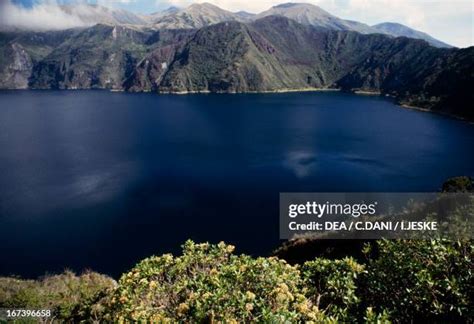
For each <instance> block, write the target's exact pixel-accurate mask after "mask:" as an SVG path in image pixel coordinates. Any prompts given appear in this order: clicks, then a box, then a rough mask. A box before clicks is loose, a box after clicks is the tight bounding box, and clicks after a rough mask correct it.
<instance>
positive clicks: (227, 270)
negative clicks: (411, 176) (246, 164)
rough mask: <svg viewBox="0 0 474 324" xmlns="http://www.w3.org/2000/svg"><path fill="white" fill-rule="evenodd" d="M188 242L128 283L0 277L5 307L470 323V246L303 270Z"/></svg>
mask: <svg viewBox="0 0 474 324" xmlns="http://www.w3.org/2000/svg"><path fill="white" fill-rule="evenodd" d="M233 250H234V247H233V246H230V245H226V244H224V243H220V244H218V245H211V244H207V243H206V244H195V243H193V242H191V241H188V242H186V243H185V244H184V246H183V254H182V255H181V256H172V255H162V256H155V257H150V258H148V259H145V260H143V261H141V262H140V263H139V264H137V265H136V266H135V267H134V268H133V269H132V270H131V271H130V272H128V273H125V274H123V275H122V277H121V279H120V280H119V282H118V284H117V283H116V282H115V281H113V280H112V279H110V278H107V277H106V276H102V275H99V274H94V273H86V274H84V275H82V276H74V275H72V274H71V273H69V272H68V273H65V274H63V275H58V276H52V277H46V278H43V279H41V280H38V281H32V280H19V279H13V278H0V307H8V308H12V307H14V308H49V309H52V310H53V313H54V316H55V320H56V321H57V322H65V321H66V322H94V321H95V322H110V321H112V322H128V321H143V322H145V321H151V322H157V323H176V322H178V323H249V322H258V323H301V322H305V323H336V322H360V323H388V322H410V321H415V322H421V321H422V322H425V321H432V322H444V323H446V322H456V323H459V322H469V320H470V319H472V317H473V316H474V314H473V307H472V306H473V300H472V297H473V289H474V280H473V273H472V272H473V263H472V259H473V252H474V246H473V244H472V242H469V241H466V242H461V241H457V242H452V241H446V240H426V241H414V240H413V241H384V240H382V241H377V242H374V243H373V244H367V245H366V246H365V247H364V251H363V252H364V254H365V256H366V259H365V261H364V262H356V261H355V260H354V259H352V258H343V259H339V260H329V259H324V258H316V259H314V260H312V261H308V262H305V263H304V264H300V265H294V266H293V265H290V264H288V263H287V262H286V261H284V260H281V259H278V258H275V257H270V258H263V257H260V258H253V257H250V256H247V255H236V254H233Z"/></svg>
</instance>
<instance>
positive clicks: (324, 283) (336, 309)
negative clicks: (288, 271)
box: [301, 258, 364, 322]
mask: <svg viewBox="0 0 474 324" xmlns="http://www.w3.org/2000/svg"><path fill="white" fill-rule="evenodd" d="M301 272H302V277H303V280H304V281H305V285H306V287H308V293H307V294H308V296H309V297H310V299H311V301H312V302H313V303H314V304H315V305H316V306H317V307H318V308H319V309H322V310H324V312H325V313H326V314H328V315H331V316H333V317H335V318H337V319H338V320H340V321H345V322H349V321H351V322H353V321H355V320H356V315H357V314H356V313H357V308H358V304H359V302H360V297H359V296H357V294H356V288H357V286H356V284H357V279H358V278H359V276H360V275H361V274H362V273H364V266H362V265H360V264H358V263H357V262H356V261H355V260H354V259H352V258H345V259H343V260H334V261H333V260H327V259H315V260H314V261H309V262H306V263H305V264H304V265H303V266H302V269H301Z"/></svg>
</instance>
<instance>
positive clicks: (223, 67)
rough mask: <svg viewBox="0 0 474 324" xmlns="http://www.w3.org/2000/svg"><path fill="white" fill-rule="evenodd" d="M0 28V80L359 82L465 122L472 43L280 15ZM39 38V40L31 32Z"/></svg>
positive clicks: (131, 85) (201, 88)
mask: <svg viewBox="0 0 474 324" xmlns="http://www.w3.org/2000/svg"><path fill="white" fill-rule="evenodd" d="M47 35H48V37H47V39H46V38H45V37H46V36H44V35H43V34H35V33H28V32H21V33H19V34H18V33H0V52H1V53H3V54H4V55H2V59H1V60H0V80H1V81H0V88H41V89H89V88H101V89H123V90H127V91H157V92H263V91H280V90H297V89H314V88H339V89H342V90H345V91H353V90H363V91H371V92H380V93H382V94H387V95H391V96H393V97H395V98H397V99H398V100H399V102H400V103H402V104H405V105H411V106H416V107H421V108H426V109H431V110H435V111H439V112H442V113H448V114H453V115H456V116H460V117H464V118H467V119H471V120H474V116H473V109H472V108H471V107H470V106H469V104H470V102H472V99H473V98H472V91H471V88H472V84H473V79H474V75H473V74H474V73H473V70H474V48H472V47H471V48H467V49H455V48H452V49H441V48H435V47H433V46H430V45H429V44H428V43H427V42H426V41H423V40H417V39H411V38H406V37H399V38H393V37H391V36H387V35H382V34H361V33H358V32H354V31H343V30H340V31H336V30H332V29H326V28H322V27H314V26H310V25H304V24H300V23H298V22H296V21H294V20H291V19H288V18H286V17H282V16H268V17H265V18H262V19H259V20H256V21H255V22H252V23H241V22H237V21H232V22H223V23H220V24H214V25H211V26H207V27H203V28H201V29H172V30H156V29H151V28H144V27H140V28H138V27H131V26H110V25H96V26H94V27H90V28H84V29H73V30H68V31H64V32H56V33H49V34H47ZM41 37H43V38H41Z"/></svg>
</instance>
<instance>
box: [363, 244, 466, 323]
mask: <svg viewBox="0 0 474 324" xmlns="http://www.w3.org/2000/svg"><path fill="white" fill-rule="evenodd" d="M369 250H370V249H368V251H367V252H368V253H370V251H369ZM377 250H378V251H376V252H377V253H376V254H377V257H376V258H374V257H371V258H369V260H368V264H367V272H365V273H364V280H363V283H361V287H362V288H363V289H364V290H365V291H364V299H365V303H366V304H367V305H368V306H374V307H375V308H376V309H379V310H382V309H386V310H388V311H389V312H390V313H391V316H392V317H393V318H396V319H397V320H399V321H401V322H405V321H413V320H415V321H416V320H419V321H421V320H425V321H426V320H437V321H467V320H469V319H472V316H473V313H472V305H473V300H472V296H473V292H474V291H473V287H474V281H473V276H472V270H473V268H472V266H473V263H472V261H473V260H472V257H473V245H472V242H470V241H467V242H460V241H458V242H452V241H448V240H443V239H439V240H425V241H420V240H418V241H415V240H412V241H410V240H405V241H387V240H381V241H378V242H377Z"/></svg>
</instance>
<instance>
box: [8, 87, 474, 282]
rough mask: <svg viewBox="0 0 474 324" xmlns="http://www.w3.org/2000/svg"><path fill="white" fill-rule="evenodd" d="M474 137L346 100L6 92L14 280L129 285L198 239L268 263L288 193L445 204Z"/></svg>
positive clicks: (470, 157) (415, 115)
mask: <svg viewBox="0 0 474 324" xmlns="http://www.w3.org/2000/svg"><path fill="white" fill-rule="evenodd" d="M473 143H474V126H473V125H471V124H468V123H466V122H462V121H458V120H454V119H450V118H446V117H442V116H438V115H435V114H429V113H422V112H418V111H413V110H406V109H402V108H400V107H398V106H396V105H394V104H393V103H392V102H391V101H390V100H387V99H384V98H379V97H365V96H356V95H351V94H343V93H290V94H262V95H258V94H249V95H187V96H176V95H155V94H126V93H110V92H105V91H76V92H74V91H63V92H54V91H16V92H14V91H13V92H0V255H1V261H0V275H7V274H18V275H22V276H27V277H32V276H37V275H42V274H44V273H45V272H58V271H62V270H63V269H65V268H70V269H73V270H76V271H80V270H82V269H85V268H90V269H93V270H96V271H99V272H103V273H108V274H111V275H115V276H117V275H118V274H120V273H121V272H123V271H126V270H127V269H129V268H130V267H132V266H133V265H134V264H135V263H136V262H137V261H139V260H140V259H142V258H144V257H147V256H150V255H152V254H161V253H165V252H173V253H177V252H179V250H180V249H179V246H180V244H182V243H183V242H184V241H185V240H186V239H188V238H191V239H194V240H196V241H211V242H218V241H220V240H224V241H226V242H229V243H232V244H235V245H236V246H237V251H238V252H245V253H251V254H255V255H266V254H269V253H270V252H271V250H272V249H274V248H275V247H276V246H277V245H278V244H279V243H280V241H279V239H278V199H279V193H280V192H298V191H322V192H328V191H400V192H403V191H406V192H410V191H411V192H413V191H435V190H438V189H439V188H440V186H441V184H442V183H443V181H444V180H445V179H446V178H448V177H451V176H456V175H472V174H474V150H473Z"/></svg>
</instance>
